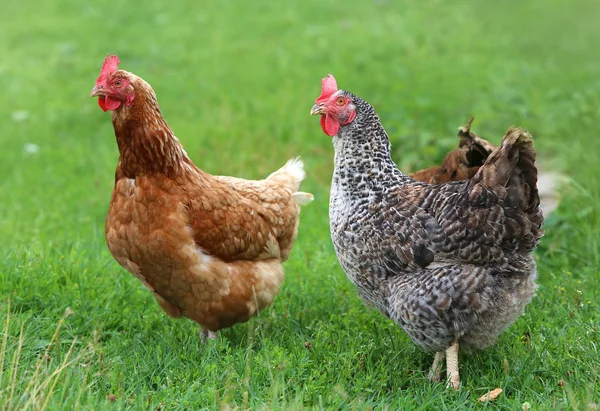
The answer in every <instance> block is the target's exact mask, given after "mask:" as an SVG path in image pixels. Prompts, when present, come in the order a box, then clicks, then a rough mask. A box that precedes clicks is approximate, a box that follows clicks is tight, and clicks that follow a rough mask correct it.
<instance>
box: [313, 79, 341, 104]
mask: <svg viewBox="0 0 600 411" xmlns="http://www.w3.org/2000/svg"><path fill="white" fill-rule="evenodd" d="M336 91H338V87H337V82H336V81H335V77H333V76H332V75H331V74H328V75H327V77H325V78H324V79H323V80H321V95H320V96H319V98H318V99H317V101H316V102H317V103H322V102H324V101H326V100H327V99H328V98H329V97H331V95H332V94H333V93H335V92H336Z"/></svg>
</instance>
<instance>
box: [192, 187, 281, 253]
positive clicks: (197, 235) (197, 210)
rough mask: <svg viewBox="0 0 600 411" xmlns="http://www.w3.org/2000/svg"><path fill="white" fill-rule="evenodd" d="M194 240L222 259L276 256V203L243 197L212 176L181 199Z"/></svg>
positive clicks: (202, 247) (206, 250)
mask: <svg viewBox="0 0 600 411" xmlns="http://www.w3.org/2000/svg"><path fill="white" fill-rule="evenodd" d="M185 208H186V212H187V214H188V218H189V225H190V227H191V229H192V233H193V237H194V241H195V242H196V244H197V245H198V247H200V248H201V249H203V250H204V251H205V252H207V253H208V254H210V255H213V256H216V257H218V258H220V259H222V260H224V261H234V260H253V259H257V260H261V259H267V258H279V256H280V250H279V244H278V242H277V236H276V230H277V227H276V226H274V225H273V224H271V222H273V221H274V220H276V210H274V209H275V208H276V207H271V208H270V209H269V208H267V207H265V206H264V205H263V204H261V203H259V202H256V201H253V200H251V199H248V198H245V197H243V196H241V195H240V194H239V193H237V192H236V191H235V190H233V189H232V188H231V187H229V186H228V185H227V184H224V183H223V182H220V181H218V180H214V181H211V182H210V185H209V187H206V188H203V189H202V192H200V193H197V195H196V196H192V197H191V198H190V199H189V200H188V201H187V202H186V203H185Z"/></svg>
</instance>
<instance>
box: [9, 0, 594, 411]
mask: <svg viewBox="0 0 600 411" xmlns="http://www.w3.org/2000/svg"><path fill="white" fill-rule="evenodd" d="M8 3H9V2H4V3H3V4H2V5H1V6H0V16H1V17H0V53H1V54H0V55H1V56H2V57H1V58H0V89H1V90H2V92H1V93H0V113H1V121H0V147H1V151H0V176H1V177H0V253H1V257H0V322H1V323H2V324H3V325H1V326H0V329H2V330H3V331H2V334H1V335H0V364H1V372H0V402H1V405H2V409H13V408H15V409H16V408H26V407H30V408H34V409H39V408H44V407H48V408H50V409H59V408H65V409H71V408H73V407H77V408H83V409H105V408H107V409H108V408H109V407H110V409H120V408H136V409H145V408H150V409H159V408H160V409H195V408H200V407H206V408H209V409H212V408H215V407H220V408H227V407H231V408H235V407H241V408H247V407H250V408H266V409H272V408H275V409H294V408H295V409H303V408H310V409H312V408H328V409H345V408H354V409H371V408H375V409H399V408H404V409H411V408H419V409H459V408H461V409H471V408H480V407H481V405H479V404H480V403H478V401H477V398H478V397H479V396H481V395H482V394H484V393H486V392H487V391H488V390H489V389H493V388H496V387H500V388H503V389H504V392H503V393H502V394H501V395H500V397H499V398H498V399H497V400H495V401H494V403H493V405H492V404H490V405H492V406H493V407H497V408H502V409H510V410H516V409H530V410H546V409H581V410H591V409H598V408H599V407H600V405H599V404H600V352H599V350H600V336H599V334H600V285H599V284H598V278H599V271H600V269H599V267H600V234H599V232H600V211H599V207H598V203H599V202H600V177H599V171H600V169H599V168H598V156H599V154H600V75H599V73H600V60H599V59H598V50H600V25H599V24H598V21H600V4H599V3H598V2H595V1H593V0H587V1H586V0H574V1H571V2H566V1H561V0H532V1H529V2H522V1H518V0H506V1H502V2H491V1H488V2H484V1H477V0H472V1H442V0H424V1H421V0H410V1H402V2H394V1H386V0H377V1H361V0H347V1H344V2H333V1H332V2H327V1H313V0H305V1H303V2H296V3H291V2H274V1H266V0H255V1H252V2H233V1H205V2H202V5H200V3H198V2H194V1H183V0H182V1H177V2H175V1H171V2H163V1H158V0H149V1H144V2H141V1H137V2H135V1H132V2H127V3H115V2H109V1H89V2H81V1H75V0H53V1H46V2H39V1H34V0H22V1H21V2H12V4H10V5H9V4H8ZM107 53H117V54H118V55H119V56H120V58H121V62H122V64H121V67H122V68H124V69H126V70H129V71H132V72H134V73H136V74H138V75H140V76H142V77H143V78H144V79H146V80H147V81H148V82H150V84H152V85H153V87H154V89H155V91H156V93H157V95H158V98H159V101H160V104H161V108H162V109H163V113H164V114H165V117H166V119H167V121H168V122H169V124H170V125H171V127H172V128H173V129H174V130H175V132H176V133H177V135H178V137H179V138H180V140H181V141H182V142H183V144H184V145H185V147H186V149H187V151H188V153H189V154H190V155H191V157H192V158H193V159H194V161H195V162H196V164H198V165H199V166H200V167H201V168H203V169H204V170H206V171H208V172H211V173H215V174H228V175H237V176H244V177H247V178H260V177H264V176H265V175H267V174H268V173H270V172H271V171H272V170H274V169H275V168H277V167H279V166H281V165H282V164H283V163H284V162H285V160H287V159H288V158H289V157H292V156H297V155H300V156H302V158H303V159H304V160H305V163H306V168H307V172H308V178H307V180H306V182H305V183H304V185H303V189H304V190H305V191H310V192H312V193H314V194H315V197H316V200H315V202H314V203H313V204H311V205H310V207H307V208H305V210H304V212H303V214H302V222H301V225H300V234H299V237H298V242H297V244H296V246H295V249H294V251H293V253H292V257H291V259H290V260H289V261H288V262H287V263H286V272H287V277H286V281H285V283H284V286H283V288H282V291H281V293H280V295H279V297H278V298H277V300H276V302H275V304H274V306H273V307H271V308H270V309H269V310H267V311H264V312H263V313H261V315H260V317H259V318H255V319H253V320H251V321H250V322H249V323H247V324H241V325H237V326H235V327H233V328H231V329H228V330H226V331H224V332H222V333H221V336H220V338H219V339H218V340H217V341H214V342H211V343H210V344H208V345H207V346H206V347H202V346H201V344H200V342H199V339H198V335H197V330H198V329H197V326H196V325H195V324H193V323H192V322H191V321H188V320H179V321H177V320H172V319H170V318H168V317H167V316H166V315H165V314H164V313H163V312H162V311H161V309H160V308H159V307H158V305H157V304H156V303H155V301H154V299H153V297H152V295H151V294H150V293H149V292H147V291H146V290H145V288H144V287H143V286H142V284H141V283H140V282H139V281H138V280H137V279H135V278H133V276H131V275H129V274H128V273H127V272H125V271H124V270H123V269H122V268H121V267H120V266H119V265H118V264H117V263H116V262H115V261H114V260H113V259H112V257H111V256H110V254H109V252H108V250H107V247H106V245H105V242H104V235H103V233H104V217H105V213H106V210H107V206H108V201H109V198H110V193H111V190H112V184H113V176H114V174H113V173H114V168H115V165H116V161H117V156H118V152H117V148H116V144H115V141H114V135H113V129H112V125H111V122H110V116H109V114H105V113H103V112H102V111H101V110H100V109H99V108H98V106H97V104H96V101H95V100H93V99H90V98H89V97H88V94H89V90H90V89H91V88H92V86H93V85H94V81H95V79H96V76H97V75H98V70H99V68H100V65H101V63H102V60H103V58H104V56H105V55H106V54H107ZM327 73H333V74H335V76H336V77H337V79H338V84H339V85H340V87H341V88H345V89H348V90H350V91H353V92H354V93H356V94H357V95H359V96H361V97H364V98H365V99H367V100H368V101H370V102H371V103H372V104H373V105H374V106H375V107H376V108H377V110H378V112H379V114H380V115H381V117H382V120H383V122H384V125H385V126H386V128H387V129H388V131H389V133H390V135H391V137H392V140H393V141H392V143H393V147H394V158H395V160H396V161H397V162H398V164H399V165H400V166H401V167H402V168H403V169H404V170H407V171H410V170H415V169H417V168H419V167H424V166H429V165H431V164H433V163H434V162H437V161H440V160H441V159H442V158H443V156H444V154H445V153H446V151H447V150H449V149H450V148H452V147H454V146H455V144H456V142H457V141H456V138H455V137H454V136H455V133H456V128H457V127H458V126H459V125H462V124H464V123H465V122H466V120H467V119H468V118H469V116H471V115H475V116H476V122H475V125H474V130H475V131H476V132H477V133H478V134H480V135H482V136H485V137H489V138H490V139H491V140H492V141H493V142H498V141H499V139H500V138H501V136H502V135H503V134H504V132H505V131H506V129H507V128H508V127H509V126H510V125H512V124H518V125H521V126H523V127H525V128H527V129H528V130H529V131H531V132H532V134H533V135H534V137H535V138H536V147H537V148H538V150H539V151H540V159H541V160H542V161H543V163H544V166H545V168H547V169H551V170H560V171H562V172H564V173H566V174H568V175H569V176H570V177H571V178H572V182H571V183H570V184H568V185H567V186H566V187H565V188H564V190H563V201H562V203H561V205H560V208H559V209H558V210H557V212H556V213H555V214H554V215H552V216H551V217H550V218H549V219H548V221H547V224H546V236H545V237H544V239H543V242H542V244H541V246H540V247H539V249H538V251H537V253H536V255H537V259H538V261H539V271H540V284H541V285H540V288H539V292H538V295H537V297H536V299H535V300H534V302H533V303H532V304H531V305H530V306H529V307H528V309H527V312H526V314H525V315H524V316H523V317H521V318H520V319H519V320H518V321H517V322H516V323H515V324H514V325H513V326H512V327H511V328H510V329H509V330H508V331H507V332H506V333H504V334H503V335H502V336H501V338H500V339H499V341H498V344H497V345H496V346H495V347H493V348H490V349H488V350H486V351H485V352H481V353H476V354H473V355H470V356H469V355H464V356H462V357H461V374H462V382H463V385H462V388H461V390H460V391H459V392H454V391H450V390H447V389H445V387H444V385H443V384H441V383H439V384H434V383H431V382H429V381H428V380H427V379H426V378H425V377H426V371H427V369H428V367H429V365H430V362H431V360H432V355H431V354H428V353H424V352H421V351H420V350H418V349H417V348H416V347H415V346H414V345H413V344H412V343H411V342H410V340H409V338H408V337H407V336H406V335H405V334H404V333H403V332H402V330H400V329H399V328H398V327H397V326H396V325H395V324H393V323H392V322H390V321H389V320H387V319H384V318H383V317H382V316H381V315H380V314H379V313H377V312H375V311H372V310H370V309H368V308H366V307H365V306H363V304H362V303H361V302H360V300H359V299H358V297H357V296H356V292H355V290H354V287H353V286H352V284H350V282H349V281H348V280H347V279H346V277H345V275H344V273H343V272H342V270H341V268H340V267H339V266H338V263H337V261H336V258H335V254H334V252H333V247H332V245H331V242H330V239H329V227H328V218H327V208H328V190H329V183H330V178H331V174H332V159H333V149H332V147H331V140H330V139H329V138H328V137H326V136H325V135H324V134H323V133H322V132H321V130H320V127H319V124H318V119H316V118H311V117H309V115H308V112H309V110H310V108H311V106H312V104H313V102H314V99H315V98H316V97H317V96H318V94H319V91H320V79H321V78H322V77H323V76H324V75H326V74H327Z"/></svg>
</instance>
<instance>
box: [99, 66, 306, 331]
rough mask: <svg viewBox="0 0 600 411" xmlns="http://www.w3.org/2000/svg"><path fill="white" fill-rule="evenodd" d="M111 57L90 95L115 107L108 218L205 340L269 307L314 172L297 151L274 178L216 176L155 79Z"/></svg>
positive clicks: (136, 267)
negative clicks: (177, 123)
mask: <svg viewBox="0 0 600 411" xmlns="http://www.w3.org/2000/svg"><path fill="white" fill-rule="evenodd" d="M118 63H119V59H118V58H117V57H116V56H112V57H111V56H107V58H106V60H105V61H104V64H103V66H102V70H101V73H100V76H99V77H98V80H97V82H96V85H95V87H94V88H93V89H92V92H91V93H90V95H91V96H97V97H99V100H98V103H99V105H100V107H101V108H102V109H103V110H104V111H107V110H111V111H112V122H113V126H114V130H115V136H116V139H117V144H118V147H119V153H120V156H119V163H118V165H117V170H116V173H115V186H114V190H113V193H112V198H111V201H110V207H109V210H108V215H107V217H106V241H107V243H108V248H109V249H110V252H111V253H112V255H113V257H114V258H115V259H116V260H117V261H118V262H119V264H121V265H122V266H123V267H124V268H125V269H126V270H127V271H129V272H130V273H132V274H133V275H134V276H136V277H137V278H139V279H140V280H141V281H142V283H144V285H145V286H146V287H147V288H148V289H149V290H150V291H152V292H153V293H154V296H155V297H156V300H157V301H158V303H159V304H160V306H161V307H162V308H163V309H164V310H165V311H166V312H167V314H169V315H170V316H172V317H181V316H185V317H188V318H190V319H192V320H193V321H195V322H197V323H198V324H199V325H200V327H201V336H202V339H203V341H204V340H205V339H206V337H207V336H208V337H209V338H215V337H216V334H215V332H216V331H218V330H220V329H222V328H225V327H230V326H232V325H233V324H234V323H237V322H242V321H246V320H248V319H249V318H250V317H252V316H253V315H255V314H257V313H258V312H259V311H260V310H262V309H264V308H265V307H267V306H269V305H270V304H271V303H272V302H273V299H274V298H275V296H276V295H277V293H278V291H279V288H280V286H281V283H282V281H283V278H284V269H283V267H282V262H283V261H285V260H286V259H287V258H288V257H289V255H290V252H291V249H292V245H293V244H294V241H295V239H296V235H297V233H298V222H299V213H300V205H303V204H307V203H308V202H310V201H311V200H312V199H313V196H312V195H311V194H308V193H302V192H299V191H298V188H299V185H300V182H301V181H302V180H303V179H304V177H305V173H304V169H303V164H302V162H301V161H300V160H298V159H295V160H290V161H288V162H287V164H286V165H285V166H283V167H282V168H281V169H279V170H277V171H276V172H274V173H273V174H271V175H270V176H269V177H267V178H266V179H265V180H260V181H248V180H243V179H238V178H233V177H221V176H212V175H210V174H208V173H205V172H204V171H202V170H200V169H199V168H198V167H196V166H195V165H194V163H193V162H192V160H191V159H190V158H189V157H188V155H187V153H186V152H185V150H184V149H183V147H182V145H181V144H180V143H179V140H178V139H177V138H176V137H175V135H174V134H173V132H172V131H171V129H170V128H169V126H168V125H167V123H166V122H165V120H164V118H163V116H162V114H161V112H160V109H159V106H158V103H157V100H156V95H155V94H154V91H153V90H152V87H150V85H149V84H148V83H147V82H145V81H144V80H143V79H141V78H140V77H138V76H136V75H134V74H132V73H129V72H127V71H124V70H118Z"/></svg>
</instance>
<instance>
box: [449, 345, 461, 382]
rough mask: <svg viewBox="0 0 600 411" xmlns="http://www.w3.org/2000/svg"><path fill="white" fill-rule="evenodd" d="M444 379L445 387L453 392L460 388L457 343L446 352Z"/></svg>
mask: <svg viewBox="0 0 600 411" xmlns="http://www.w3.org/2000/svg"><path fill="white" fill-rule="evenodd" d="M446 378H447V379H448V384H447V387H453V388H454V389H455V390H458V389H459V388H460V375H459V374H458V341H457V342H455V343H454V344H452V345H451V346H450V347H448V349H447V350H446Z"/></svg>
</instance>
